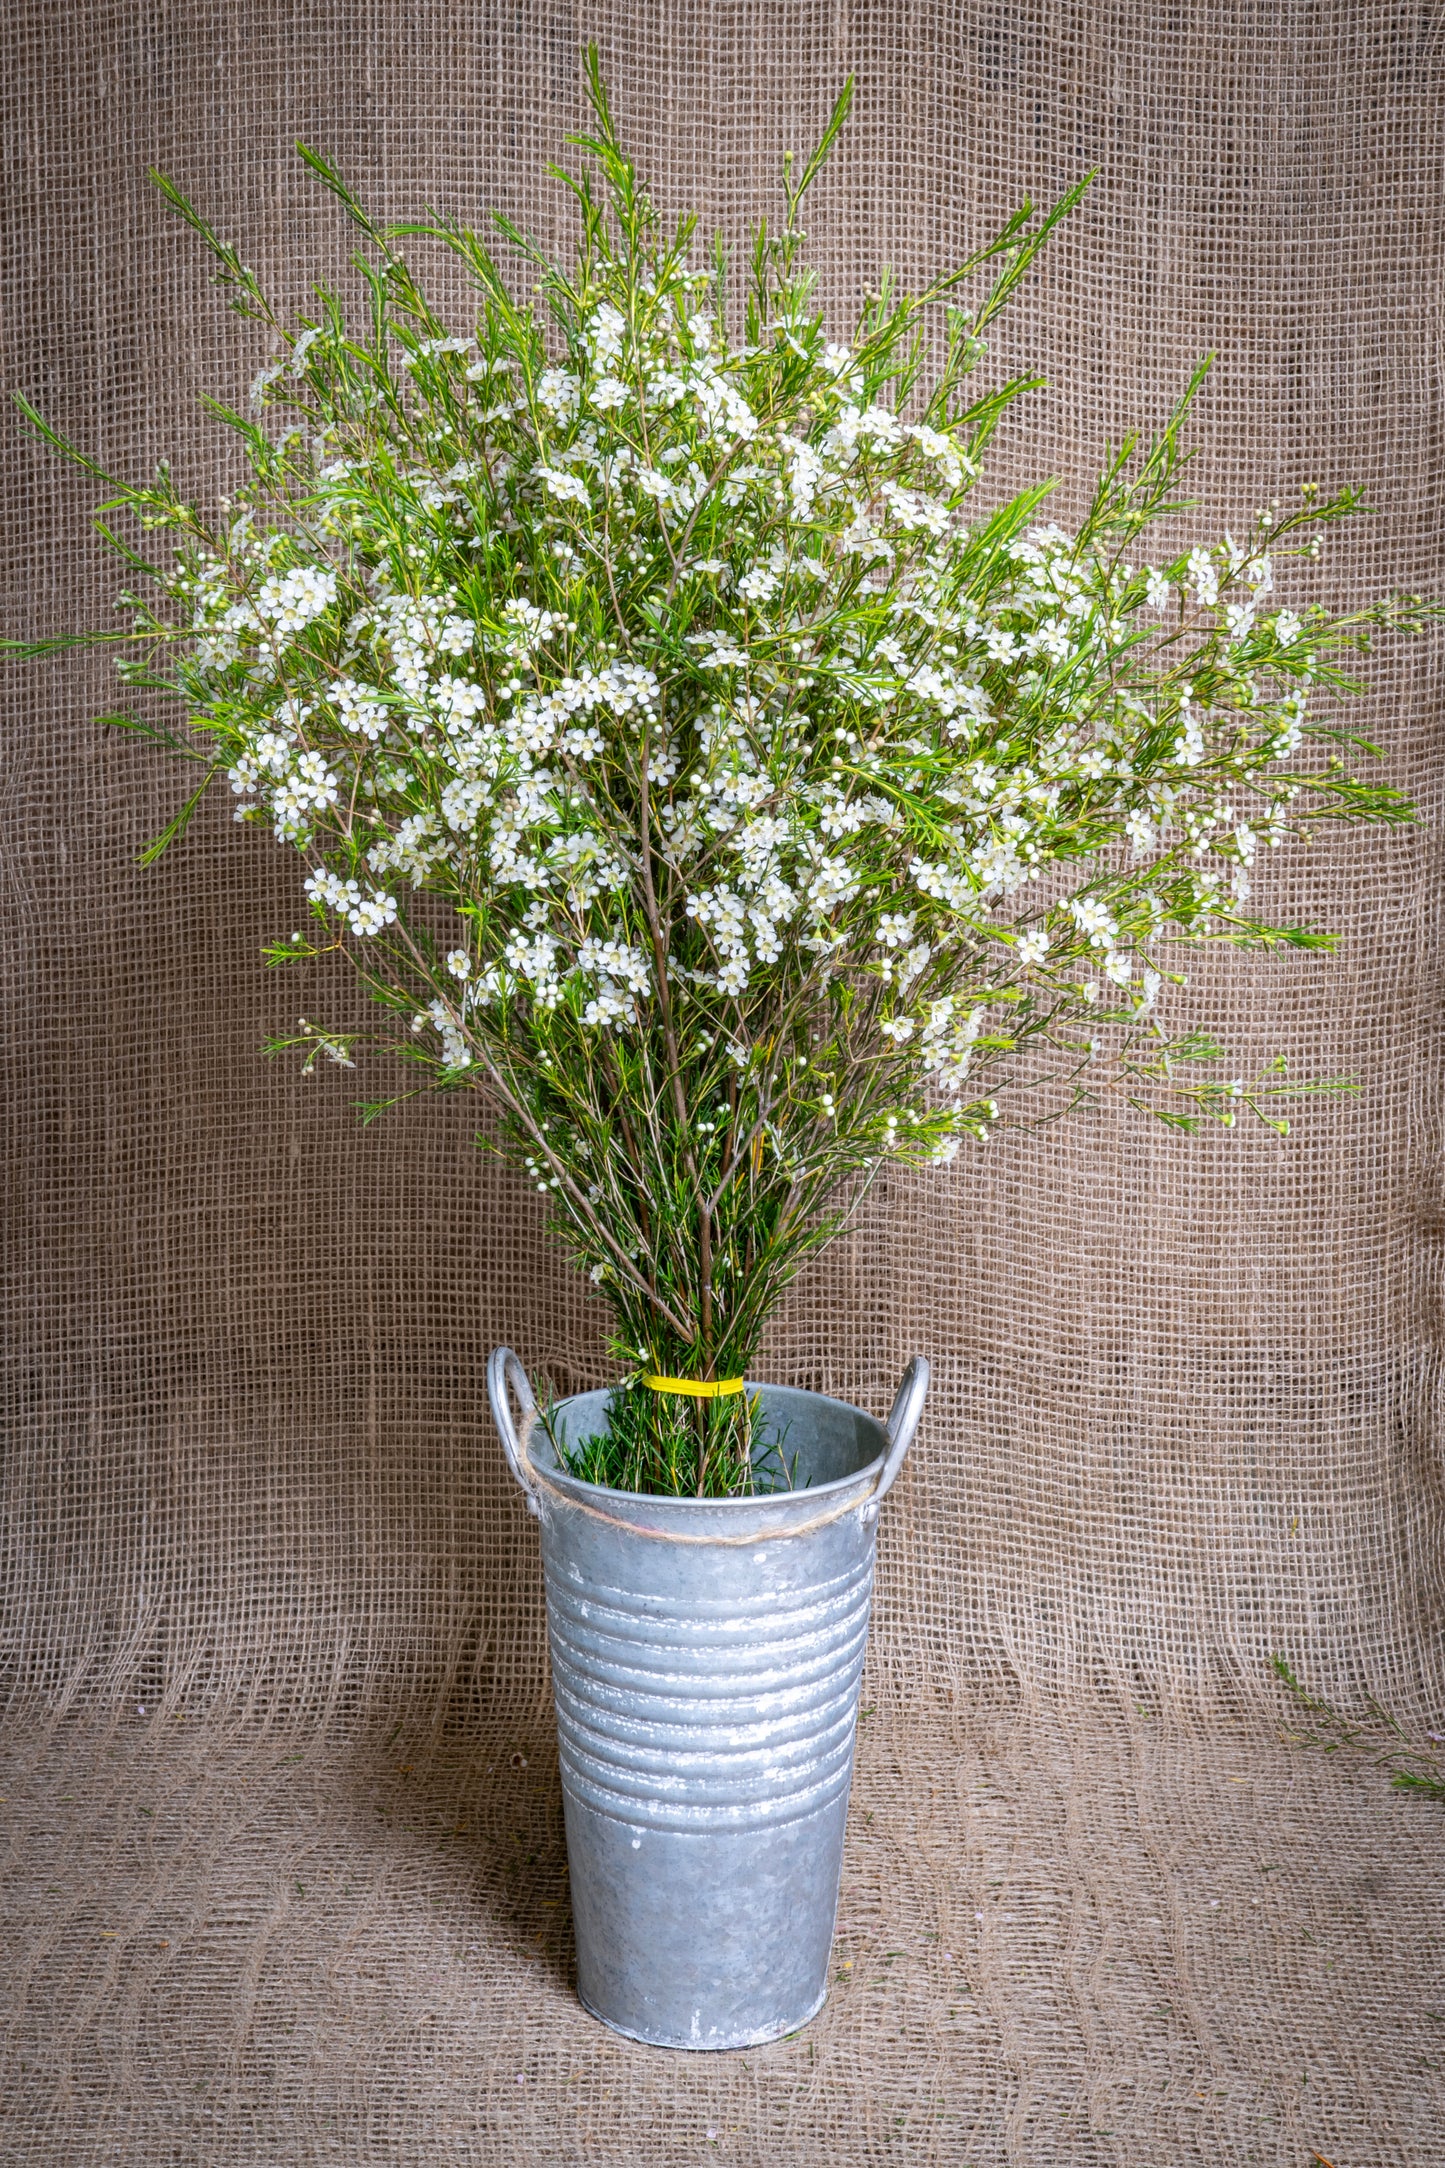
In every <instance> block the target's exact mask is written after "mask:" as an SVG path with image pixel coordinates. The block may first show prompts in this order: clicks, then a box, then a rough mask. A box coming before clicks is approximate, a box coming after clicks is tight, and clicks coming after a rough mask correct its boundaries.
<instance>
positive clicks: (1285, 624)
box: [1274, 610, 1304, 647]
mask: <svg viewBox="0 0 1445 2168" xmlns="http://www.w3.org/2000/svg"><path fill="white" fill-rule="evenodd" d="M1303 629H1304V627H1303V620H1302V619H1300V618H1298V617H1297V616H1296V615H1295V613H1294V611H1293V610H1280V611H1279V612H1277V614H1276V616H1275V620H1274V636H1275V638H1276V639H1277V640H1278V641H1279V643H1280V645H1281V647H1291V646H1292V645H1293V644H1294V642H1295V641H1296V640H1297V639H1298V638H1299V636H1300V633H1301V632H1302V630H1303Z"/></svg>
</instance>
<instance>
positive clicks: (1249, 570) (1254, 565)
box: [1244, 550, 1274, 595]
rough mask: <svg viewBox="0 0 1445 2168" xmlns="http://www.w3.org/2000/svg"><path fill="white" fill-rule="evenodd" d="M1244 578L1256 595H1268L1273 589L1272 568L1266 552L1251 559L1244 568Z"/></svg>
mask: <svg viewBox="0 0 1445 2168" xmlns="http://www.w3.org/2000/svg"><path fill="white" fill-rule="evenodd" d="M1244 576H1245V578H1246V579H1247V580H1248V582H1249V584H1250V586H1251V587H1252V588H1253V589H1254V591H1255V593H1256V594H1259V595H1268V594H1270V593H1272V592H1273V589H1274V566H1273V564H1272V563H1271V561H1270V556H1269V552H1268V550H1266V551H1265V552H1264V553H1263V555H1261V556H1259V557H1252V558H1251V559H1250V561H1249V563H1248V564H1247V565H1246V566H1245V568H1244Z"/></svg>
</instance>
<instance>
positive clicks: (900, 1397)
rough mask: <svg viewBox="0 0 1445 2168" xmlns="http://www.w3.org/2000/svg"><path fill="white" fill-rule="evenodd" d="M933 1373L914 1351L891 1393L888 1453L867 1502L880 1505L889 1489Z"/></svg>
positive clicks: (900, 1464) (912, 1432)
mask: <svg viewBox="0 0 1445 2168" xmlns="http://www.w3.org/2000/svg"><path fill="white" fill-rule="evenodd" d="M931 1376H932V1371H931V1369H930V1367H929V1362H928V1357H927V1356H926V1355H915V1356H914V1357H913V1359H912V1361H911V1362H910V1363H909V1365H908V1368H907V1369H906V1370H905V1371H904V1373H903V1383H902V1384H901V1385H900V1386H899V1388H898V1391H897V1393H896V1394H895V1395H894V1399H893V1406H892V1408H891V1409H890V1410H889V1414H888V1420H887V1422H886V1423H885V1424H884V1426H883V1428H884V1431H885V1432H886V1434H887V1438H888V1457H887V1459H886V1460H885V1461H884V1463H883V1466H882V1467H881V1469H880V1470H879V1471H878V1481H877V1483H876V1484H875V1485H874V1487H873V1495H872V1498H871V1500H870V1503H871V1504H873V1505H875V1506H876V1505H881V1503H882V1501H883V1500H884V1499H885V1498H886V1497H887V1495H888V1493H889V1491H891V1490H892V1488H893V1485H894V1483H895V1482H896V1480H897V1477H898V1471H899V1469H900V1468H901V1467H902V1466H903V1462H904V1459H905V1457H906V1455H907V1452H908V1448H909V1446H910V1445H912V1443H913V1434H914V1432H915V1431H916V1430H917V1428H918V1418H919V1417H920V1416H921V1415H922V1413H923V1403H924V1401H925V1400H926V1399H927V1398H928V1381H929V1378H930V1377H931Z"/></svg>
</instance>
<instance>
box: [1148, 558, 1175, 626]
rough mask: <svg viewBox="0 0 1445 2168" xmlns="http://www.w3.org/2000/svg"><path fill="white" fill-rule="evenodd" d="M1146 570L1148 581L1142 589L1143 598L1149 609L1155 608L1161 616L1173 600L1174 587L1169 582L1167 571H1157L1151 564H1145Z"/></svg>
mask: <svg viewBox="0 0 1445 2168" xmlns="http://www.w3.org/2000/svg"><path fill="white" fill-rule="evenodd" d="M1146 570H1147V572H1148V581H1147V584H1146V586H1145V589H1144V599H1145V601H1146V602H1147V603H1148V605H1149V607H1150V609H1151V610H1157V611H1158V612H1159V614H1160V615H1161V617H1162V615H1163V614H1164V612H1165V611H1166V610H1167V609H1168V608H1169V605H1170V604H1171V603H1172V602H1173V600H1174V589H1173V588H1172V587H1171V586H1170V584H1169V578H1168V575H1167V573H1164V572H1159V571H1157V570H1156V569H1155V567H1154V566H1153V565H1149V566H1147V567H1146Z"/></svg>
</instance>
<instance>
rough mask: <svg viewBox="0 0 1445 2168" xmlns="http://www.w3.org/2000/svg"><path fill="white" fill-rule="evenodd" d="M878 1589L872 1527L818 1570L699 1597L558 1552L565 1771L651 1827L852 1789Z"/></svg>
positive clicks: (699, 1825)
mask: <svg viewBox="0 0 1445 2168" xmlns="http://www.w3.org/2000/svg"><path fill="white" fill-rule="evenodd" d="M798 1540H799V1541H801V1542H804V1543H806V1541H807V1538H806V1537H802V1538H800V1539H798ZM548 1548H549V1549H550V1548H551V1546H548ZM872 1590H873V1546H872V1544H871V1542H870V1543H869V1544H867V1545H866V1547H865V1549H864V1551H863V1554H862V1555H861V1556H860V1557H858V1558H856V1559H855V1560H853V1561H852V1562H851V1564H850V1565H849V1567H848V1568H847V1569H846V1570H845V1571H843V1572H841V1573H835V1574H831V1575H829V1576H828V1577H826V1578H825V1579H822V1580H819V1581H816V1582H806V1583H804V1584H803V1585H802V1586H792V1587H790V1588H788V1589H787V1590H786V1591H785V1592H782V1593H780V1592H778V1591H776V1590H774V1589H766V1590H763V1591H757V1592H754V1593H752V1594H751V1595H744V1594H742V1593H741V1592H740V1593H739V1594H737V1595H736V1596H734V1597H731V1598H716V1597H714V1598H710V1599H708V1598H704V1599H699V1598H697V1597H695V1596H694V1597H691V1598H690V1600H688V1601H686V1602H684V1601H682V1600H681V1598H680V1597H679V1596H673V1597H666V1596H656V1595H654V1596H651V1597H639V1596H638V1595H636V1594H635V1593H633V1592H632V1591H629V1590H627V1589H624V1588H619V1587H617V1586H615V1585H610V1586H609V1585H604V1584H601V1583H599V1582H597V1581H596V1580H594V1579H591V1578H589V1577H586V1576H584V1575H583V1574H582V1573H581V1572H580V1571H579V1570H578V1569H577V1567H576V1565H575V1564H574V1563H573V1562H572V1561H570V1560H567V1561H564V1562H560V1563H559V1562H551V1563H549V1570H548V1574H547V1615H548V1620H549V1626H550V1632H551V1642H552V1676H553V1683H554V1687H555V1691H556V1699H557V1730H558V1740H559V1746H560V1750H561V1759H562V1776H563V1782H564V1783H565V1784H566V1785H567V1787H568V1788H569V1790H571V1791H573V1792H575V1793H576V1795H577V1796H578V1797H579V1798H580V1799H584V1800H585V1801H586V1802H587V1803H588V1805H590V1806H592V1807H595V1808H597V1809H598V1810H599V1811H600V1812H602V1813H610V1814H615V1815H618V1816H620V1817H622V1818H623V1819H626V1820H636V1821H638V1822H640V1823H645V1824H647V1825H648V1826H649V1827H651V1828H654V1829H677V1830H707V1829H730V1830H746V1829H762V1828H766V1827H768V1826H769V1825H771V1824H775V1823H781V1822H789V1821H794V1820H796V1819H797V1818H798V1817H799V1816H800V1815H805V1814H812V1813H815V1812H816V1811H817V1810H818V1809H819V1808H820V1807H823V1806H826V1805H827V1804H828V1803H829V1801H831V1800H833V1799H836V1798H838V1797H840V1796H841V1795H843V1794H844V1793H846V1791H847V1789H848V1783H849V1779H850V1776H851V1773H852V1761H853V1728H854V1722H855V1718H856V1714H857V1705H858V1681H859V1676H860V1674H861V1672H862V1668H863V1650H864V1644H865V1642H866V1640H867V1635H868V1608H869V1603H870V1600H871V1597H872Z"/></svg>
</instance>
